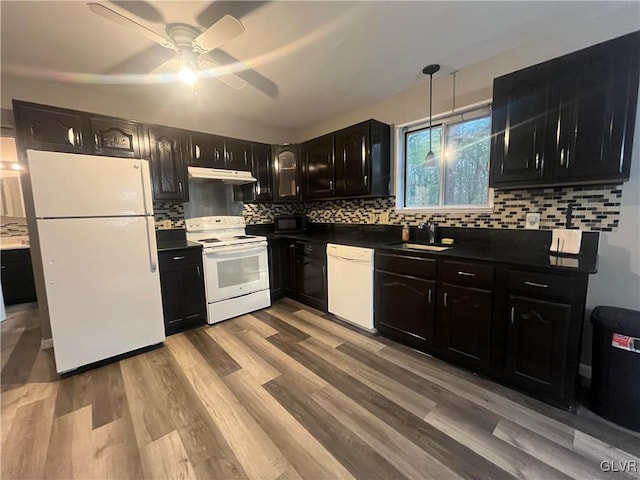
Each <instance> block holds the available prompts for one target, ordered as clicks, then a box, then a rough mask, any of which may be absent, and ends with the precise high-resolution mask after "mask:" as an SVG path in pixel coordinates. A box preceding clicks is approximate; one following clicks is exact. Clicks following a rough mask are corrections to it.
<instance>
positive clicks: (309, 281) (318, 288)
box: [296, 243, 327, 312]
mask: <svg viewBox="0 0 640 480" xmlns="http://www.w3.org/2000/svg"><path fill="white" fill-rule="evenodd" d="M310 248H311V249H312V252H311V253H310V252H308V250H309V249H310ZM325 248H326V247H325ZM318 250H319V252H318ZM296 291H297V296H298V299H299V300H300V301H301V302H302V303H304V304H306V305H309V306H310V307H313V308H317V309H318V310H322V311H323V312H326V311H327V256H326V253H325V251H324V248H323V247H322V246H320V245H310V244H306V243H305V244H298V245H296Z"/></svg>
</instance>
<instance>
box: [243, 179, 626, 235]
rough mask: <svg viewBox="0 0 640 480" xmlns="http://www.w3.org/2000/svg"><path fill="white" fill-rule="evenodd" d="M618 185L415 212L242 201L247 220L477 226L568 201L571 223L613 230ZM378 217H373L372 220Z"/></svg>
mask: <svg viewBox="0 0 640 480" xmlns="http://www.w3.org/2000/svg"><path fill="white" fill-rule="evenodd" d="M621 198H622V185H604V186H602V185H599V186H576V187H553V188H544V189H531V190H511V191H506V190H501V191H496V192H495V198H494V208H493V211H492V212H483V213H479V212H478V213H475V212H460V213H455V212H451V213H416V214H405V213H398V212H396V211H395V198H394V197H389V198H375V199H354V200H328V201H316V202H307V203H283V204H246V205H244V210H243V215H244V217H245V219H246V221H247V224H260V223H271V222H272V221H273V216H274V215H278V214H283V213H305V214H306V215H307V217H308V218H309V219H310V220H311V221H313V222H318V223H358V224H365V223H371V221H370V218H369V216H370V215H369V214H370V213H375V214H380V213H383V212H388V213H389V224H392V225H404V224H405V223H407V224H409V225H416V224H418V223H420V222H423V221H426V220H433V221H434V222H436V223H437V224H439V225H444V226H456V227H476V228H512V229H517V228H524V225H525V215H526V213H527V212H539V213H540V228H541V229H545V230H549V229H552V228H557V227H563V226H564V225H565V212H566V208H567V205H568V204H570V203H571V204H573V205H574V208H573V226H574V227H578V228H580V229H582V230H585V231H613V230H615V229H616V228H617V227H618V222H619V217H620V202H621ZM375 223H378V222H375Z"/></svg>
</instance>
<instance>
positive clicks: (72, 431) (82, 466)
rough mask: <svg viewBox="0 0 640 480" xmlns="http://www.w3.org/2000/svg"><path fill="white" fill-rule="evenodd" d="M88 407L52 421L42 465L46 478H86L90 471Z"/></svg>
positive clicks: (90, 421) (89, 415)
mask: <svg viewBox="0 0 640 480" xmlns="http://www.w3.org/2000/svg"><path fill="white" fill-rule="evenodd" d="M91 415H92V414H91V406H90V405H87V406H86V407H83V408H79V409H77V410H74V411H72V412H70V413H67V414H65V415H62V416H59V417H56V418H54V420H53V426H52V429H51V440H50V442H49V446H48V450H47V457H46V463H45V471H44V474H45V478H47V479H62V478H65V479H73V478H75V479H81V478H89V477H90V476H91V474H92V472H91V458H90V454H89V452H90V449H91V443H92V440H91V430H92V422H93V421H92V419H91Z"/></svg>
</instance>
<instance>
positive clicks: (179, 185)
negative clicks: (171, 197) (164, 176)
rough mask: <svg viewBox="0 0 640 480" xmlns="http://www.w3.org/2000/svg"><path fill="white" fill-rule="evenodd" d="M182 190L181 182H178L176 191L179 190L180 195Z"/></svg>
mask: <svg viewBox="0 0 640 480" xmlns="http://www.w3.org/2000/svg"><path fill="white" fill-rule="evenodd" d="M183 188H184V187H183V186H182V182H178V190H180V193H182V190H183Z"/></svg>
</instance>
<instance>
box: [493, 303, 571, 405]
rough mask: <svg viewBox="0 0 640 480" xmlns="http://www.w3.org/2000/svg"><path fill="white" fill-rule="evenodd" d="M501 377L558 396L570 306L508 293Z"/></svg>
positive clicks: (563, 381)
mask: <svg viewBox="0 0 640 480" xmlns="http://www.w3.org/2000/svg"><path fill="white" fill-rule="evenodd" d="M508 310H509V327H508V334H507V335H508V337H507V364H506V369H505V377H506V378H507V379H508V380H510V381H511V382H513V383H514V384H517V385H519V386H522V387H525V388H528V389H531V390H533V391H537V392H540V393H542V394H545V395H552V396H562V395H563V393H564V392H563V390H564V384H565V379H566V374H567V372H566V365H565V364H566V352H567V340H568V335H569V323H570V321H571V305H567V304H564V303H557V302H549V301H545V300H539V299H536V298H529V297H521V296H517V295H509V301H508Z"/></svg>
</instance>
